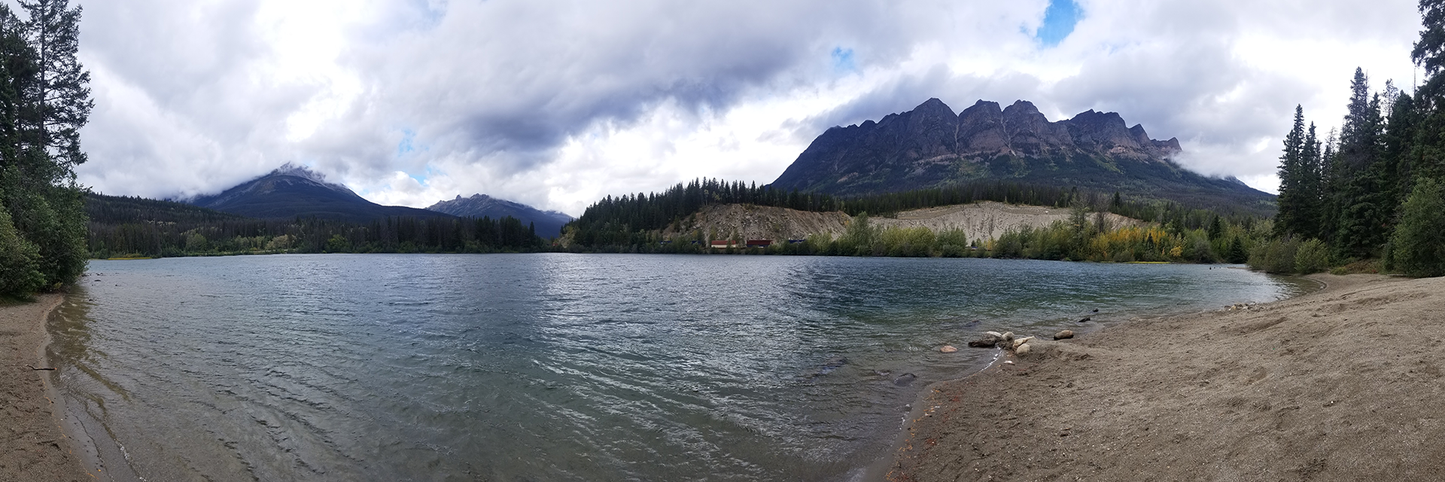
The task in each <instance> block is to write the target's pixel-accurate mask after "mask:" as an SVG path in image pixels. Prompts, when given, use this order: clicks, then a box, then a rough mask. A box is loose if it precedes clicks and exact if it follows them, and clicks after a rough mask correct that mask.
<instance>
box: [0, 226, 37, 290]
mask: <svg viewBox="0 0 1445 482" xmlns="http://www.w3.org/2000/svg"><path fill="white" fill-rule="evenodd" d="M39 261H40V248H38V247H36V246H35V243H31V242H30V241H28V240H26V239H25V238H22V237H20V233H19V232H17V231H16V230H15V225H14V224H12V223H11V222H10V214H9V213H7V212H6V211H5V210H4V209H0V294H4V295H21V296H23V295H25V294H28V293H33V292H35V291H36V290H39V289H40V288H41V287H42V286H44V284H45V275H44V274H41V273H40V266H39V264H40V263H39Z"/></svg>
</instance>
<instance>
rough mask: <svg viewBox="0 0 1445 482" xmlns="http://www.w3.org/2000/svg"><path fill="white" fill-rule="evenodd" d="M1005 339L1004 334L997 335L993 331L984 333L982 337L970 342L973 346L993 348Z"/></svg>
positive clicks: (969, 344)
mask: <svg viewBox="0 0 1445 482" xmlns="http://www.w3.org/2000/svg"><path fill="white" fill-rule="evenodd" d="M1001 341H1003V337H1002V336H996V335H995V334H994V333H993V332H988V333H984V334H983V337H982V338H979V339H977V340H973V341H970V342H968V346H970V347H973V348H993V347H994V346H997V345H998V344H999V342H1001Z"/></svg>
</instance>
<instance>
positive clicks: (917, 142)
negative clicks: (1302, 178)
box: [773, 98, 1268, 209]
mask: <svg viewBox="0 0 1445 482" xmlns="http://www.w3.org/2000/svg"><path fill="white" fill-rule="evenodd" d="M951 113H952V111H951V110H950V109H949V108H948V106H947V105H946V104H944V103H943V102H942V101H940V100H938V99H936V98H934V99H928V100H927V101H925V102H923V103H922V104H919V105H918V107H916V108H915V109H914V110H912V111H908V112H902V113H896V114H889V115H887V116H884V118H883V119H882V120H881V121H879V122H877V123H876V124H873V123H872V121H867V122H863V123H862V124H861V125H859V126H857V128H852V127H850V128H847V129H829V130H828V131H827V132H825V133H823V135H820V136H819V137H818V138H816V139H814V140H813V142H812V144H810V145H809V146H808V148H807V149H806V150H804V151H803V152H802V154H800V155H799V156H798V158H797V160H795V161H794V162H793V164H792V165H790V166H788V168H787V169H786V170H784V171H783V173H782V175H780V176H778V178H777V180H775V181H774V182H773V186H774V187H777V188H780V189H797V190H802V191H815V192H824V193H829V194H835V195H867V194H879V193H884V192H893V191H902V190H910V189H919V188H928V187H935V186H940V185H949V184H958V183H971V182H979V181H983V180H997V181H1004V182H1021V183H1034V184H1040V185H1058V186H1069V187H1080V188H1093V189H1099V190H1106V191H1115V190H1119V191H1126V192H1129V193H1133V194H1136V195H1141V196H1150V197H1168V196H1176V197H1179V198H1180V199H1189V200H1195V199H1229V200H1244V201H1246V202H1250V201H1253V200H1258V199H1267V198H1268V195H1267V194H1264V193H1261V192H1258V191H1254V190H1252V189H1242V188H1238V186H1235V185H1233V184H1228V183H1223V182H1222V181H1218V180H1215V181H1211V180H1209V179H1206V178H1204V177H1202V176H1199V175H1197V174H1195V173H1189V172H1187V171H1185V170H1184V169H1183V168H1181V167H1179V166H1178V165H1176V164H1173V163H1172V162H1171V161H1170V158H1171V157H1172V156H1173V155H1175V154H1177V153H1179V152H1180V147H1179V141H1178V140H1177V139H1170V140H1167V141H1158V140H1153V139H1150V138H1149V136H1148V133H1147V132H1145V130H1144V126H1143V125H1139V124H1135V125H1134V126H1133V127H1129V125H1128V124H1127V123H1125V122H1124V118H1123V116H1121V115H1119V113H1117V112H1098V111H1095V110H1093V109H1089V110H1086V111H1084V112H1080V113H1079V114H1078V115H1075V116H1074V117H1072V118H1070V119H1065V120H1060V121H1056V122H1050V121H1049V119H1048V118H1047V117H1045V116H1044V114H1043V113H1041V112H1040V111H1039V109H1038V107H1037V106H1035V105H1034V104H1033V103H1032V102H1029V101H1027V100H1023V99H1019V100H1016V101H1015V102H1013V103H1012V104H1011V105H1009V106H1008V107H1007V108H1003V109H1000V106H999V104H998V103H997V102H992V101H987V100H982V99H980V100H978V101H977V102H975V103H974V104H973V105H972V106H970V107H968V108H967V109H964V110H963V112H960V113H958V114H957V115H949V114H951ZM1141 179H1148V181H1141ZM1261 209H1267V207H1266V208H1261Z"/></svg>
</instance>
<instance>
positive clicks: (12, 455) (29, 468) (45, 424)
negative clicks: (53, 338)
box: [0, 295, 95, 481]
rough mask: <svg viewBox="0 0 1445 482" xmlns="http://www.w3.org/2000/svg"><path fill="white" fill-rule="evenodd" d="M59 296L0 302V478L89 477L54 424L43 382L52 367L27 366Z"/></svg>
mask: <svg viewBox="0 0 1445 482" xmlns="http://www.w3.org/2000/svg"><path fill="white" fill-rule="evenodd" d="M63 299H64V297H63V296H62V295H43V296H39V297H37V298H36V300H35V302H33V303H25V304H13V303H10V304H0V347H3V351H4V355H3V356H4V362H3V363H0V367H3V369H4V371H5V376H3V377H0V397H3V406H4V410H3V411H0V427H4V428H0V433H3V434H4V436H3V437H0V480H17V481H18V480H35V481H52V480H53V481H64V480H78V481H89V480H95V478H94V477H92V476H91V475H90V474H87V473H86V470H85V469H84V468H83V467H81V461H80V458H79V457H78V456H77V455H76V454H75V453H74V452H73V448H72V444H71V443H70V440H68V439H66V435H65V432H64V431H63V430H61V428H60V419H59V417H57V416H56V413H55V410H56V406H55V404H54V402H53V398H54V395H51V394H50V393H49V392H50V391H49V387H48V386H47V382H46V380H47V377H49V376H51V374H52V373H53V372H51V371H46V370H34V369H32V368H31V367H32V366H34V367H43V366H44V363H43V362H44V356H43V353H44V352H43V350H44V347H45V343H46V334H45V319H46V316H48V315H49V313H50V311H51V310H53V309H54V308H55V307H56V306H58V305H59V304H60V302H61V301H62V300H63ZM27 365H28V366H27Z"/></svg>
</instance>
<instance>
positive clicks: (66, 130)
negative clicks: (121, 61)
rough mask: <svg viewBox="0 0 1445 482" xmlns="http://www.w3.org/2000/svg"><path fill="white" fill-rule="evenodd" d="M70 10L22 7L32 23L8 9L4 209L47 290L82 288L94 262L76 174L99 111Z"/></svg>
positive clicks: (2, 25) (0, 41)
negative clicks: (82, 132) (82, 134)
mask: <svg viewBox="0 0 1445 482" xmlns="http://www.w3.org/2000/svg"><path fill="white" fill-rule="evenodd" d="M66 3H67V2H65V1H54V0H50V1H37V2H28V3H27V2H22V3H21V5H22V6H23V7H25V8H26V10H27V12H28V13H29V14H30V15H31V18H30V19H29V20H27V21H21V20H20V19H19V18H18V17H16V16H15V14H14V12H13V11H12V10H10V8H9V7H8V6H4V5H0V208H3V209H4V210H5V211H6V214H7V215H8V217H9V221H10V222H11V224H12V226H13V228H14V235H15V236H16V239H17V240H18V241H16V243H17V244H16V245H17V246H24V245H25V244H26V243H28V244H29V245H31V246H34V247H36V248H37V250H36V251H37V256H36V257H35V258H34V259H33V261H34V263H33V266H34V270H35V271H36V272H39V273H40V275H41V279H42V282H41V283H40V284H39V286H42V287H51V286H57V285H60V284H64V283H70V282H74V281H75V280H76V279H78V278H79V277H80V275H81V273H83V272H84V271H85V263H86V258H87V256H88V251H87V249H86V245H85V242H86V216H85V210H84V204H83V201H82V197H81V196H82V192H81V189H80V188H79V186H77V185H76V184H75V172H74V169H73V168H74V166H75V165H76V164H79V163H81V162H84V158H85V156H84V153H83V152H82V151H81V150H80V144H79V134H78V132H79V129H80V127H81V126H83V125H84V124H85V120H86V117H87V116H88V115H89V112H90V106H91V105H92V104H91V101H90V91H89V89H88V88H86V87H85V83H86V82H88V81H89V75H85V74H84V72H83V69H81V68H80V65H79V63H78V62H77V61H76V59H75V51H76V42H77V40H78V39H77V36H78V34H79V30H78V29H79V18H80V11H79V9H78V8H77V9H69V8H67V7H66ZM77 72H79V73H77ZM22 251H24V250H22ZM13 252H14V251H12V253H13ZM0 258H5V257H3V256H0ZM13 259H18V258H13V257H10V258H6V259H0V263H10V262H11V261H10V260H13ZM12 268H14V266H13V265H12V266H0V271H13V269H12ZM7 286H9V288H6V289H5V290H4V291H6V292H7V293H6V294H12V295H22V296H23V295H25V294H27V293H28V292H29V291H30V290H31V289H32V288H33V287H35V286H36V285H35V284H34V283H24V284H23V286H22V285H14V286H11V285H9V284H8V283H7Z"/></svg>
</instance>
